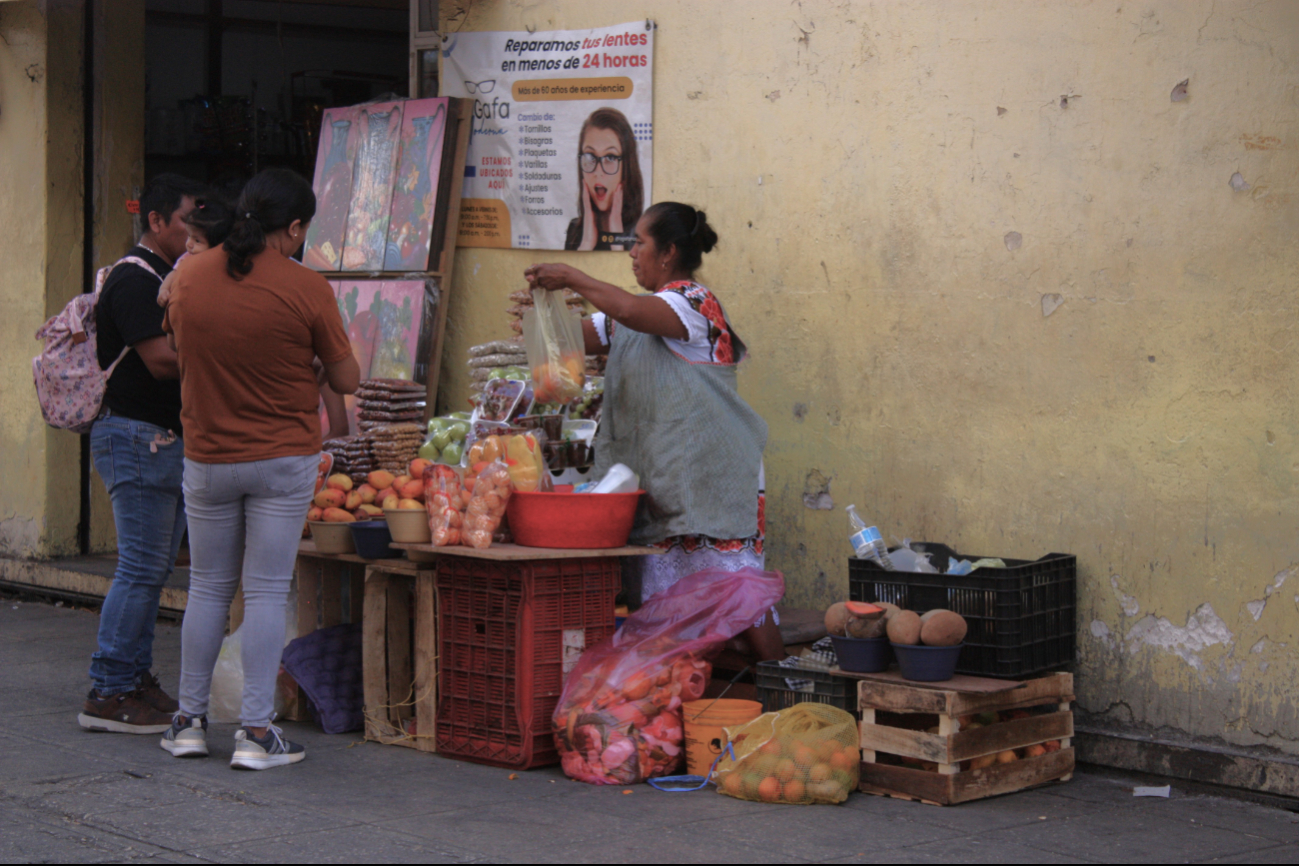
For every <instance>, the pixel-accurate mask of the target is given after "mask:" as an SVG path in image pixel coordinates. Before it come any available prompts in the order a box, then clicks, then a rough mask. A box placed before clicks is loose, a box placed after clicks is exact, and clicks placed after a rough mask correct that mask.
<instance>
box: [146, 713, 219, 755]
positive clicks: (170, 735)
mask: <svg viewBox="0 0 1299 866" xmlns="http://www.w3.org/2000/svg"><path fill="white" fill-rule="evenodd" d="M158 745H160V746H162V747H163V748H164V749H166V750H167V751H169V752H171V756H172V757H173V758H206V757H207V716H183V715H181V714H180V713H176V714H175V715H174V716H172V717H171V727H170V728H168V729H167V732H166V733H164V734H163V735H162V742H160V743H158Z"/></svg>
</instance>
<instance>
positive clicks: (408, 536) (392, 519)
mask: <svg viewBox="0 0 1299 866" xmlns="http://www.w3.org/2000/svg"><path fill="white" fill-rule="evenodd" d="M383 517H384V519H385V520H386V521H387V522H388V532H389V533H390V534H391V535H392V540H393V541H395V542H397V543H398V544H429V543H430V542H432V541H433V533H432V532H431V531H430V530H429V525H428V512H427V511H425V510H424V509H423V508H421V509H419V510H418V511H416V510H415V509H414V508H385V509H384V510H383Z"/></svg>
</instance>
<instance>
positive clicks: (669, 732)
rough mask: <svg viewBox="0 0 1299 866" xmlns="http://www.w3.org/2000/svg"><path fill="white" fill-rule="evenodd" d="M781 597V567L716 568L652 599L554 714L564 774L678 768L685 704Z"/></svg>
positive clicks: (663, 772) (587, 663)
mask: <svg viewBox="0 0 1299 866" xmlns="http://www.w3.org/2000/svg"><path fill="white" fill-rule="evenodd" d="M784 594H785V579H784V577H782V576H781V575H780V573H779V572H769V571H759V570H758V569H756V568H745V569H741V570H740V571H723V570H722V569H716V568H710V569H705V570H703V571H700V572H697V573H696V574H692V575H690V576H689V577H684V578H682V579H681V580H679V581H677V583H675V584H674V585H673V586H671V587H670V588H669V589H667V590H665V591H663V592H661V593H659V594H658V595H655V596H654V597H653V598H651V599H650V600H649V601H647V602H645V604H644V605H643V606H642V607H641V608H640V610H638V611H636V612H635V613H633V614H632V615H631V616H630V617H628V618H627V621H626V622H624V623H623V625H622V628H621V629H619V630H618V631H617V632H616V633H615V634H614V635H613V637H611V638H609V639H608V640H605V641H603V642H602V643H600V644H597V645H596V646H594V647H592V648H591V649H589V650H587V651H586V652H585V653H583V654H582V657H581V658H580V659H579V660H578V662H577V665H576V666H575V667H574V668H573V672H572V673H571V674H569V676H568V680H567V681H566V682H565V683H564V690H563V692H562V694H561V695H560V698H559V706H558V707H557V708H556V710H555V716H554V724H555V743H556V746H557V747H558V748H559V755H560V760H561V762H562V764H563V768H564V773H565V774H566V775H568V776H569V777H571V778H573V779H577V780H579V781H582V782H590V783H592V784H596V785H629V784H632V783H635V782H641V781H644V780H645V779H649V778H653V777H655V776H667V775H671V774H672V773H674V772H676V770H677V768H678V766H679V765H680V763H681V758H682V756H683V755H684V751H685V749H684V745H683V741H684V735H683V732H682V725H681V705H682V704H684V703H685V702H687V701H692V700H697V699H699V698H701V697H703V695H704V690H705V689H706V688H707V687H708V681H709V678H710V677H711V675H712V664H711V662H710V661H709V660H710V659H711V658H712V656H713V655H714V654H715V653H716V652H717V651H718V650H720V649H721V647H722V645H723V644H724V643H725V642H726V641H728V640H730V639H731V638H733V637H735V636H736V635H737V634H739V633H740V632H742V631H744V630H745V629H747V628H749V627H751V626H752V625H753V623H754V622H755V621H756V620H757V619H758V617H760V616H762V615H763V613H764V612H766V611H767V610H768V609H769V608H770V607H771V606H772V605H773V604H775V603H776V602H777V601H779V600H780V598H781V596H783V595H784Z"/></svg>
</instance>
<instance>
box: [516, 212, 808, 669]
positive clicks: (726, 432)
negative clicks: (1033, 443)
mask: <svg viewBox="0 0 1299 866" xmlns="http://www.w3.org/2000/svg"><path fill="white" fill-rule="evenodd" d="M635 234H636V241H635V243H634V244H633V245H632V248H631V270H632V274H633V275H635V277H636V282H637V283H638V284H640V286H641V287H642V288H644V289H646V290H648V291H649V292H650V294H640V295H633V294H631V293H630V292H626V291H623V290H622V289H620V288H618V287H617V286H614V285H610V284H609V283H604V282H601V281H599V280H597V279H595V278H593V277H591V276H589V275H588V274H585V273H583V272H582V271H579V270H577V269H576V268H574V267H571V266H569V265H562V264H541V265H534V266H532V267H530V268H528V269H527V270H526V271H525V272H524V274H525V276H526V277H527V279H528V283H529V285H531V286H532V287H533V288H544V289H549V290H551V291H555V290H558V289H572V290H573V291H575V292H577V293H578V294H580V295H581V296H582V297H583V298H585V299H586V300H587V301H588V302H590V303H591V304H592V305H593V306H594V307H595V308H596V309H597V310H599V312H597V313H596V314H595V315H593V316H592V317H591V318H589V319H586V320H584V321H583V323H582V327H583V331H584V334H585V337H586V352H587V354H589V355H594V354H603V353H605V352H607V353H608V355H609V363H608V366H607V369H606V370H605V382H604V414H603V417H602V418H601V421H600V432H599V434H598V437H597V439H596V448H595V453H596V467H595V471H596V473H597V475H603V474H604V473H605V472H606V471H608V469H609V467H611V466H613V465H614V464H615V463H624V464H626V465H627V466H629V467H631V468H632V469H633V470H634V471H635V472H636V473H637V474H638V475H639V476H640V484H641V487H642V488H643V489H644V490H645V492H646V494H647V495H646V496H645V497H644V498H643V499H642V501H641V505H640V509H639V511H638V512H637V515H636V524H635V526H634V527H633V529H632V534H631V541H632V542H633V543H637V544H651V545H655V546H658V547H661V548H664V549H665V550H667V553H666V554H663V555H658V556H645V557H639V558H633V559H628V560H625V563H626V564H625V565H624V568H623V579H624V584H625V586H626V587H627V590H628V592H629V593H630V594H631V599H630V600H631V602H632V603H633V606H634V605H636V604H639V603H640V602H642V601H644V600H645V599H648V598H649V597H650V596H652V595H654V594H655V593H658V592H662V591H663V590H665V589H667V588H668V587H670V586H672V585H673V584H674V583H676V582H677V581H678V580H680V579H681V578H683V577H686V576H688V575H691V574H694V573H695V572H698V571H701V570H703V569H705V568H722V569H726V570H728V571H736V570H739V569H741V568H745V567H749V566H752V567H754V568H759V569H761V568H763V567H764V564H765V560H764V557H763V551H762V544H763V522H764V520H763V503H762V498H761V482H760V476H761V473H762V450H763V448H764V447H765V446H766V443H767V425H766V422H764V421H763V420H762V418H761V417H760V416H759V415H758V413H756V412H754V411H753V409H751V408H749V405H748V404H747V403H745V402H744V400H743V399H741V397H740V395H739V392H738V390H737V389H736V377H735V370H736V365H737V364H738V363H739V362H740V360H741V359H742V358H743V357H744V355H745V351H746V350H745V346H744V343H743V342H742V341H741V340H740V338H739V336H738V335H737V334H736V333H735V329H734V328H732V327H731V323H730V321H729V320H728V319H727V317H726V313H725V311H724V310H723V309H722V305H721V303H720V302H719V301H718V300H717V297H716V296H715V295H714V294H713V293H712V291H710V290H709V289H707V288H705V287H704V286H702V285H700V284H699V283H697V282H695V279H694V275H695V271H696V270H698V268H699V266H700V263H701V261H702V259H703V255H704V253H707V252H709V251H710V250H712V248H713V247H714V246H715V245H716V244H717V232H715V231H713V229H712V227H711V226H709V225H708V220H707V219H706V218H705V216H704V212H703V211H701V210H697V209H695V208H693V207H691V206H690V205H688V204H680V203H678V202H660V203H659V204H656V205H654V206H652V207H651V208H649V210H647V211H645V213H644V215H643V216H641V218H640V219H639V221H637V223H636V233H635ZM745 637H746V638H747V639H748V643H749V644H750V646H751V647H752V649H753V651H754V652H755V654H756V655H757V656H758V657H760V658H762V659H778V658H784V655H785V653H784V647H783V645H782V642H781V639H780V630H779V628H778V627H777V623H776V621H775V613H774V611H773V612H772V613H771V614H769V615H767V616H764V617H763V619H762V620H760V621H759V622H758V623H756V624H755V625H754V627H753V628H752V629H750V630H749V631H748V632H746V633H745Z"/></svg>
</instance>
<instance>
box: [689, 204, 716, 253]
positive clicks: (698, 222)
mask: <svg viewBox="0 0 1299 866" xmlns="http://www.w3.org/2000/svg"><path fill="white" fill-rule="evenodd" d="M690 234H691V236H692V237H694V238H695V240H697V241H698V242H699V249H700V250H702V251H703V252H706V253H710V252H712V251H713V247H715V246H717V232H715V231H713V227H712V226H710V225H709V224H708V215H707V214H705V213H704V212H703V211H701V210H696V211H695V227H694V228H693V229H692V230H691V232H690Z"/></svg>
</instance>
